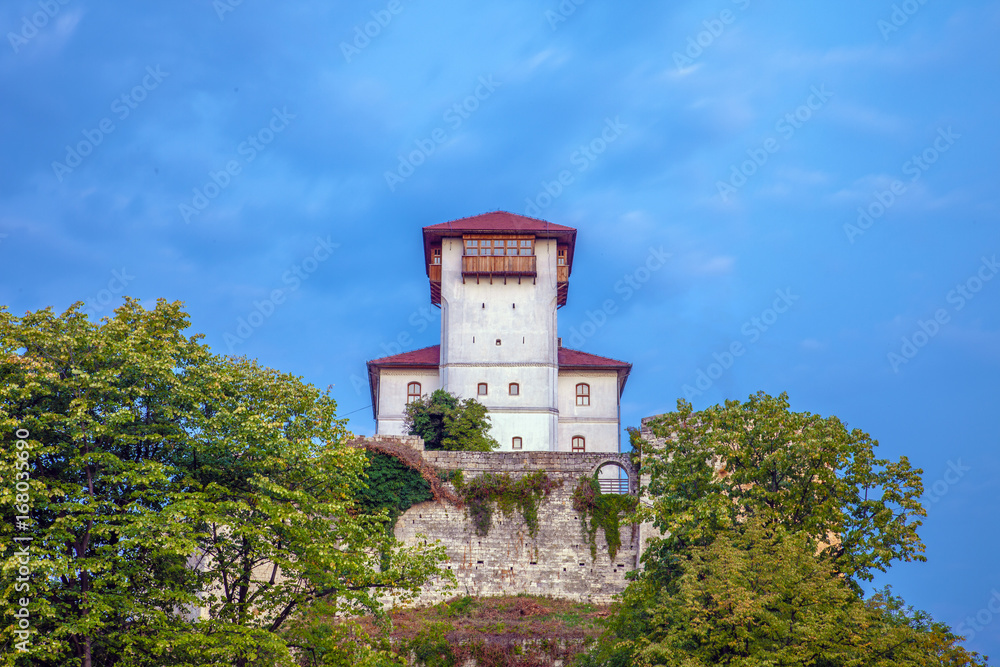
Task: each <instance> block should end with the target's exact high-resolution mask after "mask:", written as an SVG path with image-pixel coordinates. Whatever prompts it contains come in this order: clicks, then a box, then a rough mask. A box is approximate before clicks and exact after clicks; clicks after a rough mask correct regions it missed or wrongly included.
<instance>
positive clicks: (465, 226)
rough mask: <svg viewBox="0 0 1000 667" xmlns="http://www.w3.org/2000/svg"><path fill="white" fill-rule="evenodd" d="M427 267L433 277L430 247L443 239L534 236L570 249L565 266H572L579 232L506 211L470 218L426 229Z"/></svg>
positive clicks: (425, 259)
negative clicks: (500, 235)
mask: <svg viewBox="0 0 1000 667" xmlns="http://www.w3.org/2000/svg"><path fill="white" fill-rule="evenodd" d="M423 232H424V266H425V267H427V271H428V275H430V263H431V246H434V245H437V244H438V243H440V242H441V239H444V238H454V237H460V236H462V235H463V234H503V233H508V234H532V235H534V236H535V237H536V238H540V239H556V241H557V242H558V243H560V244H562V245H566V246H568V250H567V252H566V264H567V265H569V266H573V248H574V246H575V245H576V229H574V228H573V227H566V226H565V225H557V224H555V223H552V222H548V221H547V220H539V219H538V218H529V217H527V216H524V215H517V214H516V213H509V212H507V211H491V212H490V213H482V214H480V215H474V216H471V217H468V218H459V219H458V220H451V221H450V222H442V223H440V224H437V225H429V226H427V227H424V229H423Z"/></svg>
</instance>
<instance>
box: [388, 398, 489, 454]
mask: <svg viewBox="0 0 1000 667" xmlns="http://www.w3.org/2000/svg"><path fill="white" fill-rule="evenodd" d="M405 414H406V416H405V421H404V428H406V430H407V432H408V433H409V434H410V435H419V436H420V437H421V438H423V439H424V447H425V448H426V449H445V450H450V451H462V452H490V451H493V450H494V449H498V448H499V447H500V443H498V442H497V441H496V440H495V439H493V437H492V436H490V434H489V432H490V417H489V414H488V412H487V410H486V408H485V407H484V406H483V404H482V403H480V402H479V401H477V400H476V399H474V398H467V399H465V400H464V401H462V400H459V398H458V397H457V396H455V395H454V394H450V393H448V392H447V391H445V390H444V389H438V390H436V391H435V392H434V393H432V394H431V395H430V397H420V398H419V399H417V400H415V401H411V402H410V403H409V404H407V406H406V413H405Z"/></svg>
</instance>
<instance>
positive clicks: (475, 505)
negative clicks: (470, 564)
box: [453, 470, 561, 538]
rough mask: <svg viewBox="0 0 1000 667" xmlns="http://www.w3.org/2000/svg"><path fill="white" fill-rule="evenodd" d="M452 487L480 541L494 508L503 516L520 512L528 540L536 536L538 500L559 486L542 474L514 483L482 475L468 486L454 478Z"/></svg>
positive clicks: (510, 479) (504, 475) (501, 476)
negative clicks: (525, 525) (528, 536)
mask: <svg viewBox="0 0 1000 667" xmlns="http://www.w3.org/2000/svg"><path fill="white" fill-rule="evenodd" d="M453 483H454V484H455V490H456V491H458V493H459V495H460V496H461V497H462V500H463V501H465V504H466V507H467V509H468V512H469V518H470V519H471V520H472V524H473V525H474V526H475V528H476V534H477V535H479V536H480V537H482V536H485V535H487V534H488V533H489V532H490V528H491V527H492V526H493V511H494V506H495V507H496V508H497V509H499V510H500V512H501V513H502V514H503V515H504V516H510V515H512V514H513V513H514V512H515V511H520V513H521V516H522V517H523V518H524V523H525V524H527V526H528V534H529V535H530V536H531V537H532V538H534V537H536V536H537V535H538V508H539V507H540V506H541V504H542V499H543V498H545V497H546V496H548V495H549V494H550V493H552V490H553V489H555V488H556V487H558V486H560V485H561V482H557V481H555V480H553V479H552V478H551V477H549V476H548V475H547V474H546V473H545V471H543V470H540V471H538V472H534V473H531V474H529V475H524V476H523V477H520V478H518V479H514V478H513V477H511V476H510V475H509V474H507V473H502V474H493V473H483V474H482V475H480V476H479V477H476V478H475V479H473V480H471V481H469V482H465V481H464V480H463V479H462V478H461V477H458V478H457V479H455V480H454V482H453Z"/></svg>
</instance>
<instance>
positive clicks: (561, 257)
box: [556, 248, 566, 266]
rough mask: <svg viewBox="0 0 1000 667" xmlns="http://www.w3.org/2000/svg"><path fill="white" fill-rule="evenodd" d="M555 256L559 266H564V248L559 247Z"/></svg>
mask: <svg viewBox="0 0 1000 667" xmlns="http://www.w3.org/2000/svg"><path fill="white" fill-rule="evenodd" d="M556 256H557V257H558V258H559V266H566V248H559V250H557V251H556Z"/></svg>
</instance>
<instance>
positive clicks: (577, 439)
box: [573, 435, 587, 452]
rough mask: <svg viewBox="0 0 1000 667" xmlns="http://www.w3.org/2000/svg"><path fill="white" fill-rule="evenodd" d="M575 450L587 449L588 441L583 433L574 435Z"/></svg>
mask: <svg viewBox="0 0 1000 667" xmlns="http://www.w3.org/2000/svg"><path fill="white" fill-rule="evenodd" d="M573 451H574V452H585V451H587V441H586V440H584V439H583V436H582V435H574V436H573Z"/></svg>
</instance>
